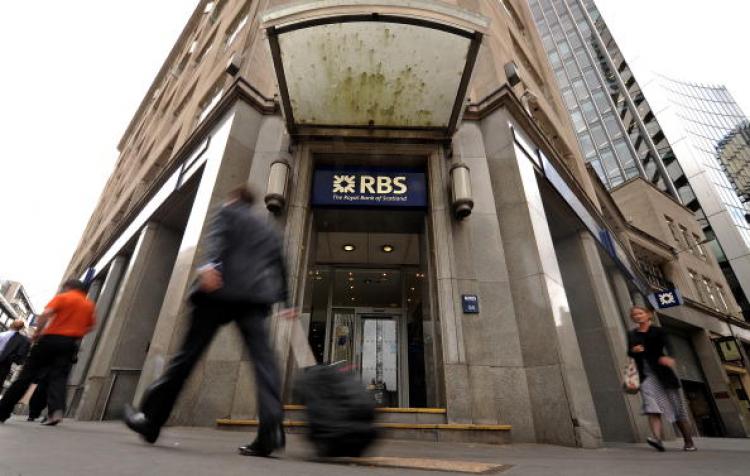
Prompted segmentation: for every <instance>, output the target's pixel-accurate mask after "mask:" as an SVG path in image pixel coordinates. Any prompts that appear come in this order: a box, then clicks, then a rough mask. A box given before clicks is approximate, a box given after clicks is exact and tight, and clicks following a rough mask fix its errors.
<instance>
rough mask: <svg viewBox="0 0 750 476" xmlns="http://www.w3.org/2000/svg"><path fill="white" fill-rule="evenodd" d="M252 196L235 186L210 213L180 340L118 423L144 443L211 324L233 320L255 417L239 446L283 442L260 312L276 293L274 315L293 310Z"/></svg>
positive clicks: (271, 234) (280, 260)
mask: <svg viewBox="0 0 750 476" xmlns="http://www.w3.org/2000/svg"><path fill="white" fill-rule="evenodd" d="M254 202H255V199H254V195H253V193H252V192H251V191H250V190H249V189H248V188H247V186H241V187H238V188H237V189H235V190H234V191H232V193H231V194H230V195H229V198H228V200H227V202H226V203H225V204H224V205H223V206H222V207H221V208H220V209H219V210H218V211H217V213H216V214H215V216H214V218H213V221H212V222H211V225H210V228H209V231H208V235H207V237H206V252H205V256H204V259H203V261H202V263H203V264H202V266H200V267H199V268H198V270H197V280H196V284H195V287H194V289H193V292H192V293H191V301H192V304H193V306H194V307H193V310H192V313H191V317H190V321H189V323H188V331H187V333H186V335H185V339H184V341H183V343H182V347H181V348H180V350H179V351H178V352H177V354H175V355H174V356H173V357H172V359H171V361H170V362H169V364H168V365H167V367H166V369H165V371H164V374H163V375H162V376H161V377H160V378H158V379H157V380H156V381H155V382H154V383H153V384H151V386H150V387H149V388H148V389H147V390H146V392H145V395H144V396H143V399H142V401H141V405H140V411H136V410H135V409H134V408H132V407H131V406H129V405H127V406H126V408H125V423H126V424H127V425H128V427H129V428H130V429H132V430H133V431H135V432H137V433H139V434H140V435H141V437H142V438H143V439H144V440H145V441H147V442H148V443H154V442H155V441H156V440H157V438H158V437H159V432H160V430H161V427H162V426H163V425H164V424H165V423H166V422H167V419H168V418H169V414H170V413H171V411H172V408H173V407H174V404H175V401H176V400H177V397H178V396H179V394H180V391H181V390H182V387H183V385H184V383H185V380H186V379H187V378H188V377H189V376H190V373H191V371H192V370H193V367H194V366H195V364H196V363H197V362H198V360H199V358H200V357H201V355H202V354H203V352H204V351H205V350H206V348H207V347H208V346H209V344H210V343H211V340H212V339H213V337H214V335H216V332H217V331H218V330H219V328H220V327H222V326H223V325H225V324H228V323H230V322H234V323H235V324H237V327H238V328H239V330H240V332H241V334H242V337H243V339H244V342H245V345H246V346H247V349H248V351H249V353H250V356H251V358H252V359H253V362H254V368H255V381H256V387H257V392H258V400H257V401H258V405H259V419H260V425H259V428H258V434H257V437H256V439H255V441H253V442H252V443H250V444H248V445H245V446H242V447H240V449H239V450H240V453H241V454H243V455H248V456H268V455H270V454H271V453H272V452H273V451H275V450H277V449H280V448H282V447H283V446H284V432H283V428H282V420H283V408H282V403H281V379H280V375H279V372H278V369H277V365H276V357H275V355H274V352H273V350H272V349H271V346H270V342H269V334H268V329H267V320H268V319H267V316H268V314H269V311H270V308H271V305H272V304H273V303H276V302H281V301H283V302H285V303H286V309H285V310H283V311H281V313H280V316H281V317H285V318H292V317H294V316H295V315H296V311H294V310H293V309H291V306H290V305H289V302H288V292H287V279H286V269H285V264H284V257H283V253H282V242H281V238H280V236H279V235H278V234H277V233H276V231H275V230H274V229H273V227H272V226H271V225H270V224H268V223H267V222H266V220H265V219H264V218H263V217H261V216H260V215H259V214H256V213H255V212H254V211H253V209H252V205H253V204H254Z"/></svg>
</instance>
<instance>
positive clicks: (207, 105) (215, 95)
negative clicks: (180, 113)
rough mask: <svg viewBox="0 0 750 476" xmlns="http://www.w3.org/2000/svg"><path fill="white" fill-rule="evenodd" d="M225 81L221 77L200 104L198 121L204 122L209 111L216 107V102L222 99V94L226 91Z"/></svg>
mask: <svg viewBox="0 0 750 476" xmlns="http://www.w3.org/2000/svg"><path fill="white" fill-rule="evenodd" d="M223 86H224V81H223V78H222V79H220V80H219V81H218V82H217V83H216V84H215V85H214V86H213V87H212V88H211V89H210V90H209V91H208V93H207V94H206V96H205V97H204V98H203V100H202V101H201V102H200V104H199V106H198V123H201V122H203V119H205V118H206V116H208V113H209V112H211V110H212V109H213V108H214V106H215V105H216V103H218V102H219V100H220V99H221V95H222V94H223V93H224V87H223Z"/></svg>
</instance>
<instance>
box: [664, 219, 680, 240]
mask: <svg viewBox="0 0 750 476" xmlns="http://www.w3.org/2000/svg"><path fill="white" fill-rule="evenodd" d="M664 219H665V220H666V221H667V226H668V227H669V232H670V233H672V238H674V241H675V243H677V244H678V245H681V244H682V240H681V238H680V233H679V232H678V231H677V225H676V224H675V222H674V220H672V219H671V218H669V217H668V216H666V215H665V216H664Z"/></svg>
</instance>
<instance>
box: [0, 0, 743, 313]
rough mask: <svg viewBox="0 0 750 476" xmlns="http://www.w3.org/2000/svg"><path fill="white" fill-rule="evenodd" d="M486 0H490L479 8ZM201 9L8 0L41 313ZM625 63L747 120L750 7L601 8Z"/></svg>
mask: <svg viewBox="0 0 750 476" xmlns="http://www.w3.org/2000/svg"><path fill="white" fill-rule="evenodd" d="M480 1H489V0H480ZM196 4H197V0H128V1H101V0H79V1H78V2H60V1H59V0H38V1H34V2H24V1H16V2H7V5H3V10H2V15H0V45H3V47H2V63H0V65H1V66H0V107H1V109H0V111H1V113H0V144H1V145H2V148H1V149H0V220H1V221H0V223H2V226H1V227H0V279H12V280H14V281H20V282H21V283H23V284H24V286H25V287H26V288H27V291H28V292H29V294H30V296H31V299H32V301H33V303H34V304H35V306H36V308H37V310H38V311H40V310H41V308H42V307H43V306H44V304H45V303H46V302H47V301H48V300H49V299H50V298H51V297H52V295H53V294H54V292H55V291H56V289H57V286H58V284H59V283H60V281H61V280H62V278H63V276H62V273H63V272H64V270H65V268H66V266H67V263H68V262H69V260H70V258H71V256H72V254H73V252H74V250H75V248H76V246H77V244H78V240H79V239H80V236H81V234H82V232H83V229H84V228H85V226H86V224H87V222H88V219H89V217H90V215H91V213H92V211H93V210H94V207H95V205H96V203H97V200H98V198H99V195H100V194H101V191H102V188H103V187H104V184H105V182H106V180H107V178H108V177H109V175H110V173H111V172H112V170H113V167H114V164H115V160H116V159H117V150H116V147H117V143H118V142H119V140H120V137H121V136H122V134H123V132H124V131H125V128H126V127H127V125H128V123H129V122H130V119H131V117H132V116H133V114H134V113H135V111H136V109H137V108H138V105H139V104H140V102H141V99H142V98H143V96H144V95H145V93H146V91H147V90H148V88H149V86H150V85H151V81H152V79H153V78H154V76H155V75H156V73H157V72H158V70H159V68H160V67H161V65H162V63H163V61H164V59H165V58H166V56H167V54H168V53H169V50H170V49H171V48H172V46H173V44H174V42H175V40H176V39H177V37H178V36H179V34H180V32H181V30H182V27H183V26H184V24H185V23H186V22H187V20H188V18H189V16H190V14H191V13H192V11H193V9H194V8H195V5H196ZM597 4H598V5H599V8H600V10H601V11H602V14H603V15H604V18H605V20H606V21H607V22H608V24H609V25H610V28H611V29H612V31H613V33H614V34H615V36H616V39H617V41H618V43H619V44H620V46H621V48H622V49H623V51H624V52H625V54H626V55H627V56H628V59H638V60H645V61H647V62H648V64H650V65H656V66H655V67H654V68H655V69H658V71H659V72H661V73H662V74H665V75H667V76H671V77H674V78H675V79H682V80H689V81H696V82H708V83H723V84H725V85H726V86H727V87H728V88H729V90H730V92H731V93H732V94H733V95H734V97H735V99H736V100H737V101H738V102H739V103H740V106H741V107H742V108H743V109H744V110H745V111H746V113H747V112H750V82H748V81H747V79H748V77H750V71H749V70H748V68H749V67H750V66H749V65H748V61H747V60H746V58H747V53H746V49H747V46H746V45H747V35H746V32H747V29H748V28H750V24H748V18H750V2H746V1H744V0H713V1H712V2H710V3H707V2H704V1H702V0H682V1H677V0H658V1H657V0H627V1H626V0H597Z"/></svg>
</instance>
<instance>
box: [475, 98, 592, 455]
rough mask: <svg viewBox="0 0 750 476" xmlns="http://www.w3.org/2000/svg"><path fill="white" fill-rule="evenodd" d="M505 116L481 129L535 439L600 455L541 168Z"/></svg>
mask: <svg viewBox="0 0 750 476" xmlns="http://www.w3.org/2000/svg"><path fill="white" fill-rule="evenodd" d="M510 122H511V118H510V116H509V115H508V114H507V111H505V110H503V109H500V110H498V111H495V112H494V113H492V114H491V115H490V116H488V117H486V118H485V119H483V121H482V131H483V136H484V145H485V149H486V151H487V163H488V167H489V176H490V180H491V181H492V184H493V190H494V194H495V206H496V209H497V216H498V220H499V223H500V232H501V236H502V242H503V246H504V249H505V251H506V255H505V257H506V264H507V268H508V273H509V279H510V287H511V294H512V298H513V304H514V310H515V312H514V314H515V319H516V323H517V325H518V331H519V335H520V343H521V354H522V356H523V364H524V367H525V370H526V379H527V383H528V390H529V399H530V401H531V408H532V412H533V420H534V429H535V433H536V439H537V441H539V442H542V443H554V444H562V445H569V446H585V447H595V446H598V445H600V444H601V430H600V428H599V424H598V422H597V415H596V410H595V408H594V402H593V398H592V395H591V391H590V388H589V382H588V379H587V377H586V371H585V369H584V366H583V361H582V358H581V350H580V347H579V345H578V341H577V338H576V331H575V328H574V326H573V320H572V316H571V314H570V306H569V303H568V299H567V295H566V293H565V289H564V287H563V280H562V276H561V274H560V269H559V266H558V263H557V259H556V255H555V250H554V246H553V244H552V237H551V234H550V230H549V226H548V224H547V217H546V214H545V211H544V206H543V204H542V197H541V192H540V189H539V185H538V183H537V176H536V172H535V170H534V166H533V165H532V162H531V160H530V159H529V158H527V157H526V156H525V155H523V154H522V153H519V154H516V152H515V145H514V141H513V136H512V133H511V131H510V128H509V123H510Z"/></svg>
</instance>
